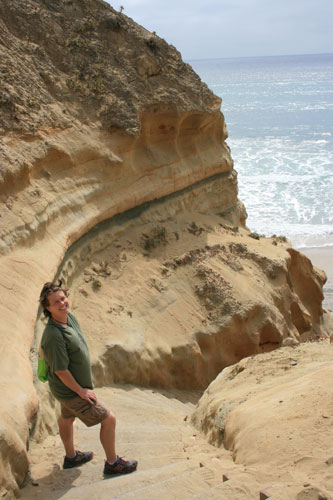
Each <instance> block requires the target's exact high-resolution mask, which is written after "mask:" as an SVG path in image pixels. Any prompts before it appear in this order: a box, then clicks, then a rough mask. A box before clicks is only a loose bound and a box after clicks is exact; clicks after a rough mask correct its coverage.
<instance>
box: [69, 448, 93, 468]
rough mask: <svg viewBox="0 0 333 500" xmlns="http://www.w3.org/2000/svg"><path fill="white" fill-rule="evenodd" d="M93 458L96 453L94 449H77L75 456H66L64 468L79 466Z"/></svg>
mask: <svg viewBox="0 0 333 500" xmlns="http://www.w3.org/2000/svg"><path fill="white" fill-rule="evenodd" d="M93 458H94V454H93V452H92V451H76V452H75V457H73V458H69V457H65V460H64V465H63V468H64V469H71V468H72V467H79V466H80V465H83V464H85V463H86V462H90V460H92V459H93Z"/></svg>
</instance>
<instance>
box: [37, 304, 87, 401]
mask: <svg viewBox="0 0 333 500" xmlns="http://www.w3.org/2000/svg"><path fill="white" fill-rule="evenodd" d="M67 322H68V325H67V326H66V328H64V327H62V326H61V325H59V324H58V323H56V322H55V321H53V320H52V318H50V319H49V321H48V323H47V325H46V327H45V330H44V332H43V336H42V342H41V344H42V348H43V352H44V358H45V361H46V364H47V367H48V382H49V386H50V389H51V392H52V394H53V396H54V397H55V398H56V399H73V398H76V397H77V394H76V393H75V392H73V391H72V390H71V389H69V388H68V387H67V386H66V385H65V384H64V383H63V382H62V381H61V380H60V378H59V377H57V375H56V374H55V373H54V372H55V371H57V370H69V371H70V372H71V374H72V375H73V377H74V378H75V380H76V381H77V383H78V384H79V385H80V386H81V387H84V388H87V389H92V388H93V384H92V378H91V365H90V357H89V351H88V346H87V342H86V340H85V338H84V335H83V333H82V331H81V328H80V325H79V323H78V322H77V320H76V318H75V316H74V314H72V313H71V312H69V313H68V319H67Z"/></svg>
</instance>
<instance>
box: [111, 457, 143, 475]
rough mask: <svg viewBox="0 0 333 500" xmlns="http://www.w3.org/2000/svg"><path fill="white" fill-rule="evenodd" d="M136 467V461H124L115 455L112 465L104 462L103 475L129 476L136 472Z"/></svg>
mask: <svg viewBox="0 0 333 500" xmlns="http://www.w3.org/2000/svg"><path fill="white" fill-rule="evenodd" d="M137 465H138V462H137V460H124V459H123V458H120V457H118V455H117V458H116V461H115V462H114V463H113V464H109V462H107V461H106V462H105V465H104V474H129V473H130V472H134V471H135V470H136V468H137Z"/></svg>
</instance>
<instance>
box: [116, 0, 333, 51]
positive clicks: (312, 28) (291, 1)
mask: <svg viewBox="0 0 333 500" xmlns="http://www.w3.org/2000/svg"><path fill="white" fill-rule="evenodd" d="M117 2H118V3H115V2H113V1H112V0H109V2H108V3H110V4H111V5H112V7H113V8H114V9H116V10H119V7H120V6H121V5H122V6H123V7H124V14H126V15H127V16H129V17H131V18H133V19H134V21H136V22H137V23H139V24H141V25H142V26H144V27H145V28H147V29H148V30H150V31H156V33H157V35H159V36H160V37H162V38H164V39H165V40H166V41H167V42H168V43H171V44H173V45H175V47H176V48H177V49H178V50H180V52H181V53H182V56H183V59H185V60H191V59H208V58H219V57H248V56H262V55H284V54H316V53H325V52H333V29H332V27H333V0H201V1H198V0H117Z"/></svg>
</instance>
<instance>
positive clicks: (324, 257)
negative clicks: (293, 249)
mask: <svg viewBox="0 0 333 500" xmlns="http://www.w3.org/2000/svg"><path fill="white" fill-rule="evenodd" d="M298 250H300V251H301V252H303V253H304V254H305V255H307V256H308V257H309V258H310V259H311V261H312V263H313V265H314V266H316V267H319V269H323V270H324V271H325V273H326V275H327V282H326V284H325V285H324V295H325V299H324V302H323V306H324V307H326V309H329V310H330V311H333V247H320V248H318V247H317V248H298Z"/></svg>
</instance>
